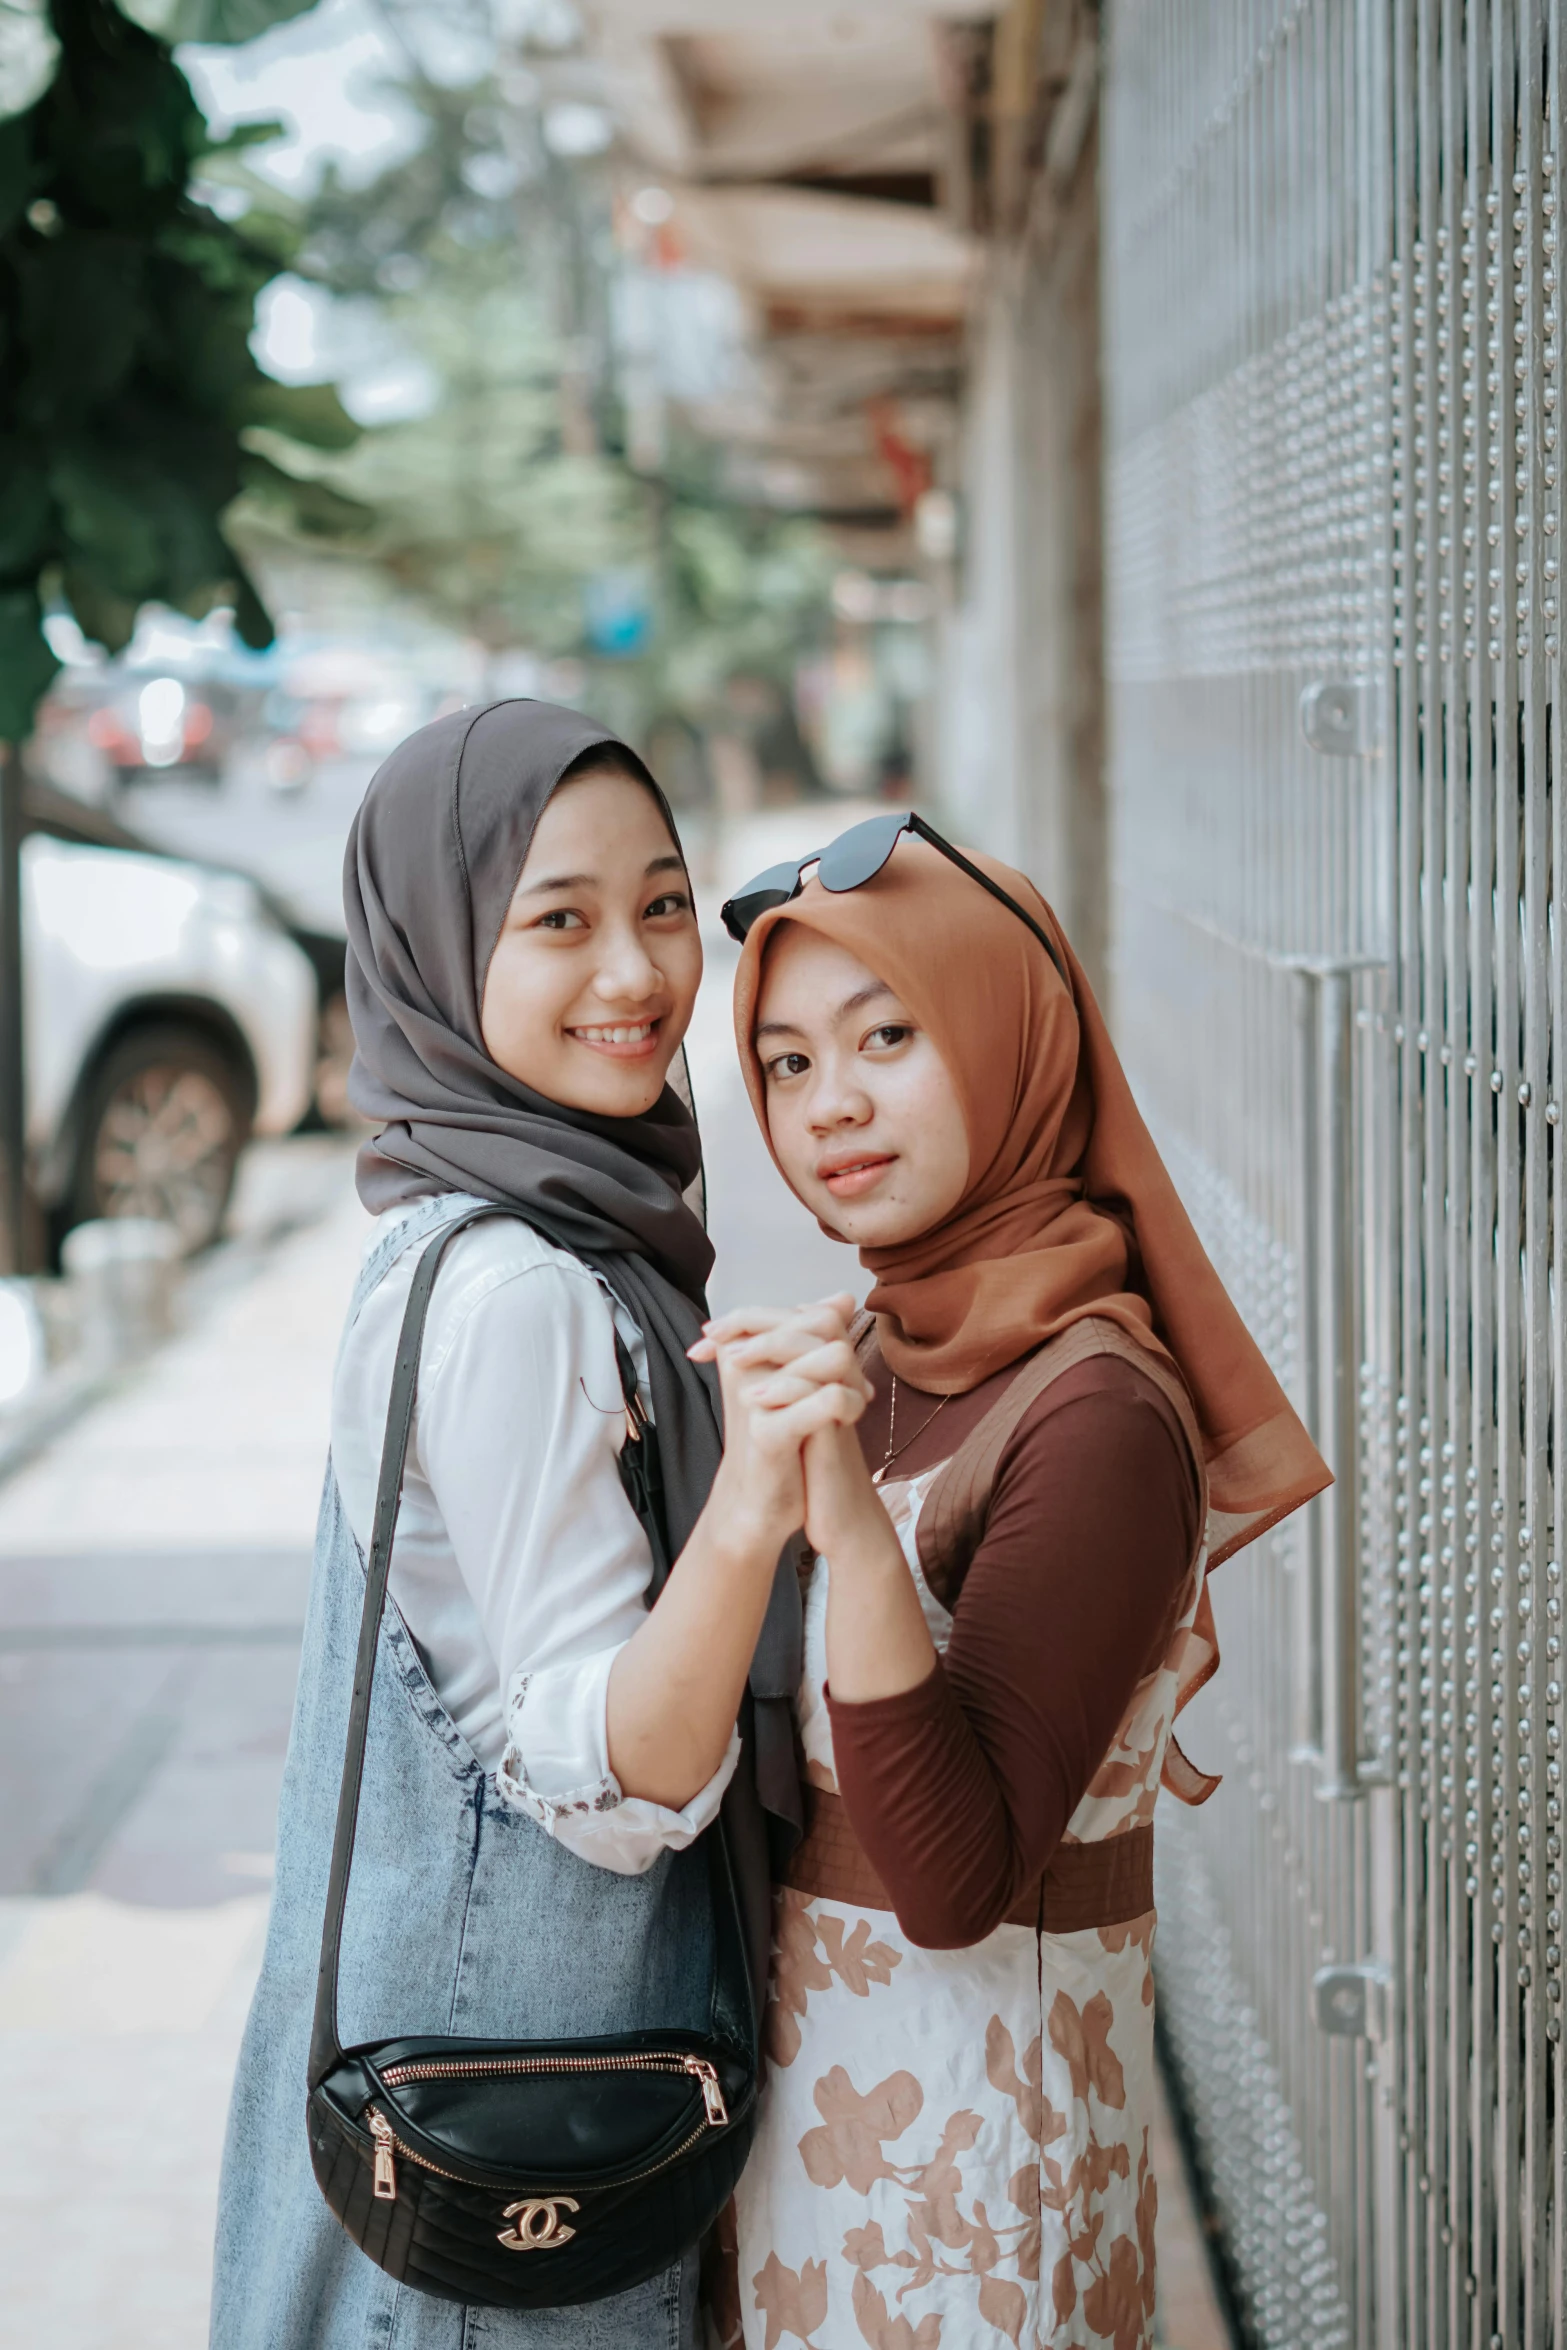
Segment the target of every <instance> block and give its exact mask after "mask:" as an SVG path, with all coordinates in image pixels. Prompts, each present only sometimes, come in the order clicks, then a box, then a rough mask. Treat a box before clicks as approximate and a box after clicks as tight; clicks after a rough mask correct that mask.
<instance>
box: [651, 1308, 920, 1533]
mask: <svg viewBox="0 0 1567 2350" xmlns="http://www.w3.org/2000/svg"><path fill="white" fill-rule="evenodd" d="M853 1313H854V1300H853V1298H852V1297H851V1296H849V1295H848V1294H847V1293H844V1294H842V1295H839V1296H837V1297H829V1298H823V1299H821V1300H820V1301H819V1302H818V1303H817V1304H815V1305H806V1306H787V1307H773V1306H755V1307H741V1308H739V1309H738V1310H737V1311H736V1312H734V1313H732V1314H724V1315H721V1316H719V1318H718V1319H717V1320H715V1321H712V1322H709V1323H708V1324H707V1325H706V1327H705V1329H704V1332H703V1335H702V1337H701V1339H700V1340H699V1341H698V1343H697V1344H696V1345H695V1346H694V1347H692V1348H691V1350H690V1351H691V1358H692V1360H693V1361H694V1362H710V1363H715V1364H716V1365H717V1367H718V1379H719V1385H720V1388H721V1389H722V1392H723V1399H724V1460H723V1467H722V1468H721V1469H720V1471H719V1476H718V1481H717V1484H716V1485H715V1489H714V1490H715V1498H716V1497H717V1494H718V1490H719V1488H720V1487H723V1488H724V1489H725V1494H724V1499H725V1506H726V1509H727V1510H733V1511H736V1512H737V1513H739V1515H740V1517H741V1519H742V1520H743V1521H744V1522H745V1523H747V1524H749V1523H752V1522H753V1521H760V1520H765V1521H766V1523H767V1525H768V1527H769V1529H770V1530H772V1531H775V1532H776V1535H777V1539H778V1540H779V1541H780V1542H781V1541H783V1540H785V1539H786V1538H787V1537H788V1535H790V1534H791V1533H792V1532H793V1531H794V1530H795V1528H796V1527H798V1526H803V1527H804V1528H805V1532H806V1535H807V1538H808V1539H809V1541H810V1543H811V1546H812V1548H813V1549H815V1550H819V1551H823V1552H826V1553H827V1555H828V1556H831V1555H832V1554H833V1552H834V1550H836V1549H838V1548H840V1546H841V1545H842V1543H843V1542H844V1540H845V1538H848V1539H849V1540H851V1541H852V1539H853V1537H854V1534H855V1532H856V1531H857V1530H858V1529H859V1528H861V1527H862V1526H863V1525H864V1524H865V1522H866V1512H867V1510H869V1511H871V1512H873V1513H874V1514H875V1519H876V1521H877V1522H880V1521H881V1520H882V1511H881V1505H880V1503H879V1501H878V1499H877V1496H876V1490H875V1487H874V1486H873V1485H872V1483H871V1480H870V1476H869V1473H868V1471H867V1470H866V1467H865V1463H864V1460H863V1458H862V1456H861V1453H860V1447H859V1440H858V1438H857V1437H856V1436H855V1433H854V1425H855V1422H856V1421H857V1420H858V1419H859V1417H860V1415H861V1413H862V1412H863V1411H864V1409H865V1407H866V1405H867V1403H869V1401H870V1400H871V1397H872V1394H873V1393H874V1390H873V1389H872V1387H871V1383H870V1381H869V1380H868V1379H867V1378H866V1376H865V1373H864V1372H863V1371H862V1370H861V1368H860V1365H859V1362H858V1359H857V1358H856V1356H855V1352H854V1348H853V1346H852V1345H851V1344H850V1341H849V1322H850V1319H851V1317H852V1315H853Z"/></svg>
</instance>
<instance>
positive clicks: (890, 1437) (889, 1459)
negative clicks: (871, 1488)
mask: <svg viewBox="0 0 1567 2350" xmlns="http://www.w3.org/2000/svg"><path fill="white" fill-rule="evenodd" d="M951 1401H952V1398H951V1396H950V1395H944V1396H943V1397H942V1399H941V1401H940V1403H939V1404H937V1406H936V1409H935V1411H934V1412H927V1413H926V1415H925V1417H924V1419H923V1420H921V1422H920V1424H919V1426H918V1427H917V1428H916V1429H915V1431H914V1434H913V1435H912V1436H905V1438H904V1439H903V1442H902V1443H901V1444H900V1443H899V1442H898V1374H897V1372H896V1371H894V1372H893V1374H892V1408H891V1410H890V1411H889V1412H888V1414H887V1450H886V1452H885V1453H884V1455H883V1456H882V1464H881V1467H880V1468H879V1469H877V1470H875V1471H874V1472H873V1474H872V1476H871V1483H872V1484H873V1485H879V1484H880V1483H881V1481H882V1479H883V1477H885V1476H886V1474H887V1471H888V1470H889V1469H890V1468H891V1467H892V1464H893V1462H894V1461H895V1460H896V1459H897V1458H898V1456H899V1454H900V1453H905V1452H907V1451H908V1449H909V1446H910V1445H911V1444H916V1443H918V1441H919V1439H920V1438H921V1437H922V1436H923V1435H924V1433H925V1431H926V1429H927V1428H928V1427H929V1426H930V1424H931V1422H932V1420H934V1419H935V1418H936V1417H937V1415H938V1414H939V1413H941V1412H944V1411H945V1410H946V1408H947V1406H948V1404H949V1403H950V1402H951Z"/></svg>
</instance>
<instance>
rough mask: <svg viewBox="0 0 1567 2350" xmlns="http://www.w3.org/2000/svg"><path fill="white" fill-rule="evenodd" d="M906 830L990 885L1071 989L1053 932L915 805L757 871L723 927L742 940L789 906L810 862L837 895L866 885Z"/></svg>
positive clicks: (733, 901) (729, 907)
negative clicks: (776, 911)
mask: <svg viewBox="0 0 1567 2350" xmlns="http://www.w3.org/2000/svg"><path fill="white" fill-rule="evenodd" d="M906 832H910V833H912V834H913V835H914V837H915V839H916V840H923V841H928V842H929V843H930V846H931V847H932V848H933V849H939V850H940V852H941V854H942V855H943V856H944V857H945V858H947V860H948V861H949V863H951V864H953V865H956V867H957V868H958V871H959V872H960V873H966V874H967V875H968V877H969V879H970V881H977V882H978V883H979V886H980V888H981V889H983V890H988V891H989V893H990V895H991V896H992V897H993V898H994V899H996V901H997V903H998V904H1000V905H1003V906H1007V907H1009V908H1010V909H1011V911H1012V912H1013V913H1014V914H1015V915H1016V916H1017V918H1018V920H1019V921H1020V922H1021V923H1023V924H1025V925H1026V927H1027V928H1028V929H1030V930H1031V931H1032V932H1033V934H1034V936H1035V937H1036V938H1037V939H1038V941H1039V943H1040V945H1041V946H1042V947H1043V948H1044V950H1045V953H1046V954H1047V955H1048V956H1049V957H1050V960H1051V962H1052V963H1054V965H1055V967H1056V969H1057V970H1058V971H1059V972H1060V974H1061V977H1062V979H1063V981H1064V982H1065V984H1066V991H1067V993H1068V995H1070V994H1071V992H1072V982H1071V980H1070V979H1069V978H1067V971H1066V965H1065V964H1064V963H1063V961H1062V960H1061V956H1060V954H1059V952H1058V950H1057V948H1056V946H1055V943H1054V941H1053V940H1052V939H1051V937H1050V935H1049V933H1048V932H1047V931H1045V930H1044V929H1042V928H1041V926H1040V925H1039V923H1037V922H1036V921H1035V920H1034V917H1033V915H1032V914H1030V913H1029V912H1028V911H1027V910H1026V909H1025V908H1024V907H1022V906H1020V905H1019V904H1018V902H1017V900H1016V898H1014V897H1010V896H1009V895H1008V894H1007V892H1006V891H1005V890H1004V889H1003V888H1002V887H1001V884H1000V883H999V882H998V881H992V880H991V878H990V875H989V874H988V873H982V872H981V871H980V869H979V867H978V866H977V865H975V864H972V863H971V862H970V861H969V859H968V858H967V857H965V856H964V854H963V851H962V850H961V849H955V848H954V847H953V845H952V843H951V841H949V840H943V839H942V837H941V834H940V833H939V832H938V831H937V830H936V828H935V826H934V825H933V824H927V823H926V821H925V819H924V817H923V816H916V815H915V814H914V812H913V810H912V809H911V810H909V811H908V813H906V814H905V815H902V816H898V815H888V816H870V817H867V819H866V821H865V822H864V823H863V824H854V825H851V826H850V828H849V830H848V831H847V832H840V833H839V835H838V837H837V839H836V840H835V841H831V842H829V844H828V846H827V847H826V848H825V849H813V850H812V851H811V853H810V855H809V856H805V857H796V858H795V859H794V860H793V861H792V862H791V863H789V864H787V865H769V866H768V868H767V871H766V872H765V873H759V874H758V875H757V877H756V879H755V880H754V881H748V882H747V883H746V885H745V887H744V889H739V890H736V892H735V894H734V896H733V897H732V898H729V899H728V900H726V902H725V904H724V907H723V924H724V928H725V929H726V930H727V931H728V933H729V935H730V937H731V938H732V939H734V940H735V941H736V942H737V943H738V944H739V945H741V946H744V944H745V941H746V938H747V936H748V935H749V933H750V930H751V926H752V924H753V923H755V922H757V921H759V920H760V918H761V916H762V915H763V914H770V913H771V912H772V911H773V909H774V907H775V906H787V905H788V904H789V903H790V901H791V900H792V899H794V898H797V897H798V896H799V894H800V892H801V890H802V889H803V888H804V887H805V869H806V867H807V866H808V865H814V866H815V867H816V878H817V880H818V881H819V882H820V883H821V885H822V887H823V889H829V890H831V891H832V892H833V895H834V896H835V897H836V896H840V895H841V894H842V893H843V891H845V890H849V889H861V888H863V887H864V885H865V883H866V882H867V881H874V880H875V878H876V876H877V874H878V873H879V872H880V871H881V869H882V867H883V866H884V865H885V864H886V862H887V860H888V858H889V857H890V856H891V855H892V852H893V850H894V849H895V848H896V847H897V845H898V843H899V841H900V840H901V839H902V838H903V835H904V834H905V833H906Z"/></svg>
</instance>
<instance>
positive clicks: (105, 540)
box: [0, 0, 355, 741]
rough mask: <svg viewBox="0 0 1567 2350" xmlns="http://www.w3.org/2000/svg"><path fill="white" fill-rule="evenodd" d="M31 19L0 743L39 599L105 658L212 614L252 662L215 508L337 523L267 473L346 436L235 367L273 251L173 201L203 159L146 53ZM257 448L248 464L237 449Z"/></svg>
mask: <svg viewBox="0 0 1567 2350" xmlns="http://www.w3.org/2000/svg"><path fill="white" fill-rule="evenodd" d="M141 13H142V14H144V15H145V14H147V13H148V10H147V9H146V8H144V9H143V10H142V11H141ZM168 13H169V21H170V24H171V26H172V28H173V29H175V30H180V31H183V30H184V28H185V25H186V23H187V22H192V23H194V22H196V21H198V20H199V21H200V22H201V23H202V24H203V25H205V26H207V27H208V29H209V30H210V29H211V28H212V27H213V26H215V25H220V24H223V23H227V22H229V21H232V22H233V23H234V24H236V25H238V24H243V25H244V26H245V27H246V28H247V29H250V30H259V29H260V27H261V23H262V22H263V20H265V21H271V20H272V19H273V18H276V17H277V16H280V15H286V14H291V13H294V10H293V8H291V7H290V6H289V5H288V4H287V0H284V4H283V5H281V6H271V7H268V6H267V5H265V4H264V0H247V4H243V5H242V4H241V0H230V4H229V5H228V6H226V7H224V6H222V5H220V0H205V4H204V5H203V6H199V7H198V6H196V5H195V0H185V4H184V5H182V7H181V8H180V9H176V10H172V11H170V12H168ZM50 19H51V23H52V28H53V32H54V35H55V38H56V40H57V42H58V45H59V57H58V65H57V69H56V73H55V78H54V80H53V82H52V84H51V86H50V87H49V88H48V90H47V91H46V92H45V93H44V95H43V96H42V97H41V98H40V99H38V100H37V102H36V103H35V104H33V105H32V106H30V107H29V108H28V109H27V110H26V111H25V112H23V113H20V114H17V115H14V116H13V117H12V118H11V119H10V120H8V121H0V741H5V740H12V741H15V740H18V739H20V738H21V737H22V736H23V735H24V734H25V733H26V732H27V729H28V727H29V725H30V723H31V718H32V713H33V710H34V707H35V705H36V703H37V700H38V698H39V696H40V695H41V694H42V693H43V691H44V690H45V688H46V687H47V685H48V683H49V679H50V677H51V675H52V674H53V671H54V668H55V662H54V658H53V655H52V654H51V653H50V651H49V648H48V646H47V644H46V643H45V641H44V638H43V635H42V633H41V628H40V620H41V615H42V609H43V601H44V598H45V597H46V596H47V595H49V594H50V593H52V592H55V591H56V590H58V592H60V593H62V594H63V595H64V597H65V598H66V600H67V601H68V602H69V604H70V606H71V609H72V611H73V612H74V613H75V615H76V618H77V620H78V621H79V622H80V624H81V626H82V628H83V629H84V630H85V632H86V633H87V634H88V635H89V636H91V637H95V638H97V639H98V641H99V642H100V643H101V644H103V645H105V646H107V647H108V649H109V650H110V651H111V652H113V651H118V650H119V649H120V648H121V647H122V646H123V645H124V644H125V643H126V642H127V640H128V639H129V636H130V634H131V631H132V628H133V627H134V624H135V619H136V614H137V610H138V608H139V607H140V606H141V605H142V604H143V603H145V602H147V601H148V600H150V599H157V600H159V601H161V602H163V603H166V604H169V605H172V606H173V607H174V608H175V609H177V610H179V611H182V612H187V613H190V614H192V615H193V616H199V615H200V614H202V613H204V612H206V611H208V610H210V609H211V607H212V605H213V604H214V603H216V602H217V601H219V600H221V599H232V601H233V604H234V609H235V619H236V625H237V627H238V629H239V632H240V634H241V636H242V637H243V638H244V639H245V641H246V642H247V643H248V644H252V645H265V644H267V643H269V642H270V641H271V636H272V627H271V622H270V621H269V619H268V617H267V614H266V612H265V610H264V608H263V606H262V603H261V601H260V598H259V596H258V595H257V593H256V590H255V588H254V587H253V585H252V584H251V581H250V579H249V577H248V575H247V573H246V570H245V566H244V564H243V563H242V562H241V560H240V558H239V556H238V555H237V554H236V553H235V550H234V547H233V545H232V544H231V542H230V539H229V537H228V535H227V532H226V530H225V521H224V518H225V514H226V511H227V509H228V508H229V507H230V505H231V504H232V502H233V501H234V499H235V498H236V496H237V495H238V494H239V492H240V491H241V490H242V489H244V488H249V489H250V490H251V491H252V492H253V493H254V494H255V495H257V496H259V497H262V498H265V499H270V500H272V501H274V502H277V501H280V500H281V501H283V502H284V503H285V504H287V505H288V506H289V507H290V510H291V512H292V513H293V515H294V519H295V521H296V522H297V523H298V525H299V526H301V527H305V528H316V529H329V528H339V527H342V526H343V525H344V523H345V522H346V521H348V520H350V519H351V510H350V508H349V507H348V506H347V504H346V502H345V501H344V500H342V499H341V497H339V496H335V495H333V494H332V493H330V492H327V491H324V490H322V489H321V488H320V487H319V486H317V485H314V484H310V483H306V484H303V485H302V484H300V483H299V482H298V481H296V479H295V477H294V475H293V474H292V472H291V471H290V469H289V467H288V466H287V465H286V464H284V463H281V462H280V461H279V458H280V455H281V454H282V453H283V452H285V451H286V450H287V448H288V447H289V446H290V445H291V444H292V443H295V442H300V441H303V442H306V443H310V444H313V445H314V446H315V447H317V448H321V449H332V448H337V449H342V448H345V447H347V446H348V444H349V443H350V442H351V441H352V440H353V438H354V432H355V428H354V426H353V425H352V423H351V422H350V420H349V419H348V417H347V416H346V415H345V414H344V412H343V410H342V408H341V407H340V405H339V403H338V402H337V400H336V398H335V395H333V394H332V393H331V392H330V391H326V390H324V389H321V388H317V387H306V388H303V389H299V390H291V389H288V388H285V387H284V386H282V385H279V384H276V383H274V382H272V381H271V379H270V378H269V377H267V376H265V375H264V374H263V373H262V371H261V369H260V368H259V367H258V366H257V364H256V362H255V360H254V358H253V357H252V355H251V351H250V346H249V336H250V331H251V326H252V323H253V317H254V310H255V301H256V296H257V293H258V292H259V291H260V289H261V287H262V286H263V285H264V284H265V283H266V281H267V280H268V279H269V278H270V277H272V276H274V275H275V274H276V271H277V269H278V267H279V252H278V249H277V247H276V246H275V245H273V246H269V245H268V244H267V243H265V242H263V241H262V240H261V239H260V238H259V237H258V236H256V235H254V234H252V233H250V232H248V231H246V230H243V229H240V228H237V227H234V226H232V225H230V224H229V223H227V222H225V221H222V220H220V219H219V218H218V217H217V216H216V214H214V213H213V212H211V211H209V210H208V209H207V208H206V207H205V206H203V205H201V204H198V203H196V202H195V201H193V199H192V198H191V196H190V194H189V192H188V187H189V181H190V176H191V172H192V168H193V166H194V165H195V164H196V163H197V162H198V160H199V159H200V158H202V157H203V156H204V155H205V154H207V153H208V151H209V150H210V147H211V140H210V138H209V134H208V131H207V126H206V123H205V121H204V119H203V117H202V114H201V111H200V109H199V108H198V106H197V105H196V102H195V100H194V98H193V97H192V95H191V92H190V89H189V86H188V85H187V83H186V81H185V78H184V76H183V75H182V74H181V73H180V71H179V70H178V68H177V66H176V65H175V63H174V60H173V57H172V55H171V53H170V49H169V46H168V43H167V41H166V40H163V39H159V38H157V37H155V36H154V35H153V34H151V33H149V32H148V31H146V30H145V29H144V28H143V26H142V25H141V24H137V23H132V22H131V21H130V20H129V18H128V17H127V16H126V15H125V14H123V13H122V12H121V11H120V10H119V9H118V8H116V7H114V6H112V5H111V4H110V0H50ZM231 37H232V36H231ZM258 428H262V429H264V430H265V431H266V433H267V435H268V445H267V449H266V451H263V450H261V449H253V448H251V447H249V446H248V445H247V436H248V435H249V434H251V433H252V432H254V431H256V430H257V429H258Z"/></svg>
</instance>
